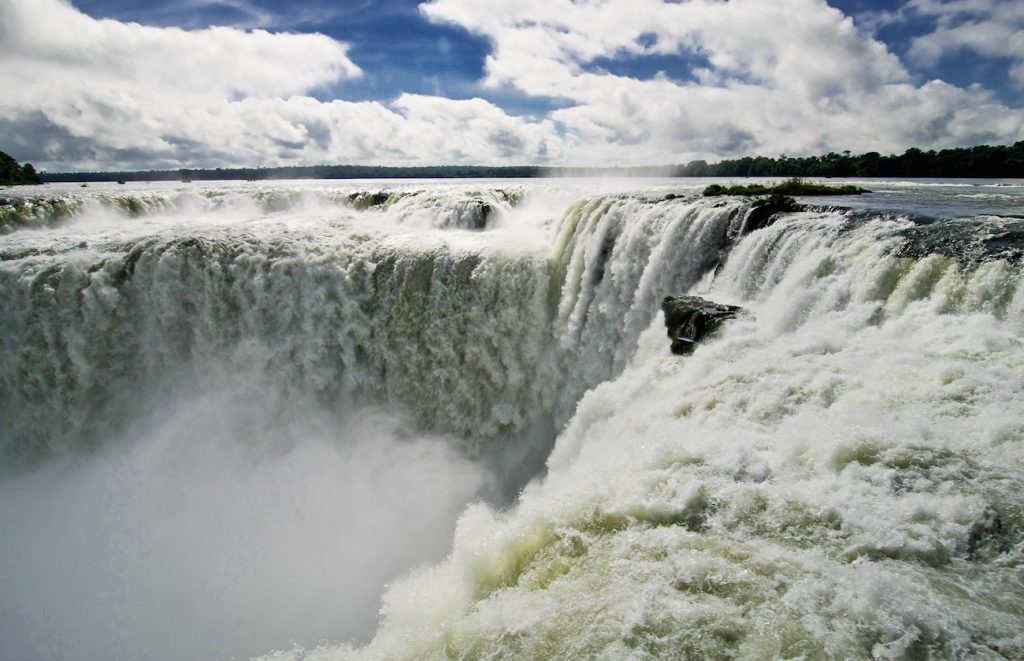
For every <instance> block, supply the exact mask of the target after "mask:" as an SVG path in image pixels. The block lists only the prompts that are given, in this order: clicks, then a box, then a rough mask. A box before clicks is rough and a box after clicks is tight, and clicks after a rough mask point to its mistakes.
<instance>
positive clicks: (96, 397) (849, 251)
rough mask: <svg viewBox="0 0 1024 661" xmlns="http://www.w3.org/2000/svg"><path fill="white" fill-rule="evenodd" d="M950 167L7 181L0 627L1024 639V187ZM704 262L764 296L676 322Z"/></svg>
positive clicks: (194, 642)
mask: <svg viewBox="0 0 1024 661" xmlns="http://www.w3.org/2000/svg"><path fill="white" fill-rule="evenodd" d="M962 183H963V182H926V183H915V182H882V183H879V182H865V183H864V185H866V186H867V187H869V188H876V189H878V191H877V192H876V193H875V194H873V195H869V196H865V198H863V199H860V200H858V201H857V202H856V203H855V204H854V206H856V207H857V208H856V209H845V208H840V207H838V206H836V205H838V204H843V203H845V202H846V201H845V200H822V201H820V202H813V203H814V204H816V206H814V207H812V208H811V209H809V210H808V211H804V212H800V213H793V214H788V215H785V216H782V217H780V218H779V219H778V220H777V221H776V222H775V223H774V224H773V225H771V226H770V227H767V228H765V229H761V230H757V231H755V232H752V233H750V234H747V235H740V232H739V228H741V227H742V226H743V217H744V214H745V213H746V211H747V208H748V207H747V203H746V202H744V201H742V200H740V199H732V198H727V199H724V200H723V199H718V200H712V199H704V198H701V197H700V196H699V190H700V185H701V183H700V182H692V183H691V182H685V181H684V182H682V183H680V182H678V181H671V180H660V181H652V182H646V183H643V184H639V183H637V182H590V183H585V182H563V183H557V182H527V183H516V182H507V181H506V182H483V183H480V182H472V183H467V182H457V183H450V182H449V183H439V182H412V183H400V184H386V185H381V184H380V183H378V182H374V183H367V182H355V183H338V184H328V185H324V184H323V183H312V182H309V183H305V182H300V183H295V184H290V183H288V184H281V185H276V186H266V185H262V184H244V185H243V184H240V183H236V184H225V185H222V186H216V187H208V188H203V187H201V186H198V185H173V186H172V185H144V186H130V187H124V186H121V187H115V186H108V187H98V186H94V187H90V188H89V189H87V190H79V189H76V188H71V187H63V188H61V187H49V188H48V189H47V190H46V194H45V195H40V194H38V193H33V195H34V197H18V198H15V197H13V193H12V192H11V190H10V189H9V190H8V192H6V193H5V195H7V196H8V197H11V199H10V200H7V201H6V202H5V203H2V204H0V231H3V232H5V234H4V235H2V236H0V420H2V422H3V424H2V428H0V456H2V458H3V459H2V465H0V530H3V531H4V535H3V541H2V542H0V585H2V586H3V589H2V590H0V639H2V640H4V641H5V642H4V645H3V646H2V649H0V658H3V659H8V658H9V659H44V658H45V659H52V658H68V659H109V658H138V657H141V656H148V657H149V658H154V659H163V658H166V659H176V658H224V657H239V656H249V655H259V654H267V656H266V657H265V658H273V659H333V658H346V659H347V658H424V657H427V658H431V657H455V658H510V657H522V658H581V657H582V658H592V657H602V658H654V657H668V658H748V659H760V658H919V657H920V658H926V657H929V656H932V657H943V658H949V657H952V658H993V659H996V658H1019V657H1021V656H1024V635H1022V634H1021V633H1020V632H1021V631H1024V534H1022V526H1024V507H1022V505H1024V487H1022V475H1024V472H1022V471H1024V448H1022V442H1024V351H1022V335H1024V287H1022V278H1024V274H1022V271H1021V265H1020V257H1021V254H1022V253H1021V246H1022V241H1021V240H1020V239H1021V236H1024V234H1022V233H1021V230H1022V222H1021V221H1020V220H1019V219H1018V218H1015V217H1014V216H1015V215H1019V214H1020V210H1021V205H1020V202H1021V200H1022V199H1024V198H1022V194H1021V191H1022V190H1024V189H1022V188H1021V186H1019V185H1017V184H1019V182H1002V183H1003V184H1004V185H1002V186H995V185H992V182H980V183H978V182H975V185H971V186H964V185H961V184H962ZM20 192H21V191H19V193H20ZM670 193H671V194H670ZM972 195H973V196H974V197H972ZM993 196H995V197H993ZM807 202H812V201H811V200H807ZM943 209H944V210H945V211H946V212H945V214H940V215H939V216H936V210H943ZM1015 211H1016V214H1015V213H1014V212H1015ZM685 293H691V294H698V295H701V296H704V297H705V298H708V299H711V300H714V301H717V302H721V303H729V304H735V305H740V306H742V307H743V308H744V314H743V315H741V316H740V318H738V319H736V320H734V321H733V322H731V323H730V324H728V325H727V326H726V327H725V328H724V330H723V332H722V333H721V334H720V336H719V337H717V338H716V339H715V340H713V341H709V342H707V343H705V344H702V345H700V346H699V347H698V348H697V350H696V351H695V352H694V353H693V355H692V356H688V357H678V356H673V355H672V354H671V353H670V352H669V349H668V339H667V337H666V335H665V329H664V325H663V319H662V317H661V313H660V311H659V305H660V301H661V299H662V298H663V297H664V296H666V295H670V294H685ZM378 611H379V612H378ZM272 649H278V650H283V651H279V652H269V650H272Z"/></svg>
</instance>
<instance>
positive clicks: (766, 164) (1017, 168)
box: [672, 141, 1024, 178]
mask: <svg viewBox="0 0 1024 661" xmlns="http://www.w3.org/2000/svg"><path fill="white" fill-rule="evenodd" d="M672 174H673V175H674V176H676V177H942V178H956V177H966V178H986V177H1007V178H1015V177H1024V141H1021V142H1017V143H1014V144H1013V145H1011V146H1001V145H997V146H989V145H979V146H977V147H964V148H960V149H943V150H941V151H937V152H936V151H921V150H920V149H908V150H907V151H905V152H903V153H902V154H900V155H891V156H882V155H881V154H879V153H878V152H868V153H866V154H860V155H851V154H850V152H848V151H844V152H843V153H842V154H837V153H835V152H831V153H828V154H826V155H824V156H806V157H796V158H794V157H789V156H785V155H783V156H780V157H779V158H770V157H765V156H757V157H753V158H752V157H749V156H747V157H745V158H740V159H735V160H728V161H721V162H719V163H707V162H705V161H691V162H690V163H687V164H686V165H678V166H676V167H675V168H674V169H673V171H672Z"/></svg>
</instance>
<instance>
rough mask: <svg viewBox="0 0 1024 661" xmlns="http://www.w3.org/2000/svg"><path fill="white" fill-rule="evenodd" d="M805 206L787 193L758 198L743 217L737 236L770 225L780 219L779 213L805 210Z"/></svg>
mask: <svg viewBox="0 0 1024 661" xmlns="http://www.w3.org/2000/svg"><path fill="white" fill-rule="evenodd" d="M804 208H805V207H804V205H802V204H798V203H797V201H796V200H794V199H793V198H791V197H788V196H786V195H769V196H768V197H762V198H758V199H756V200H754V201H753V202H752V203H751V204H750V210H749V211H748V212H747V214H746V216H744V217H743V223H742V225H741V226H740V228H739V232H738V233H737V235H738V236H737V238H738V237H741V236H746V235H747V234H749V233H751V232H753V231H755V230H759V229H764V228H765V227H769V226H770V225H771V224H772V223H774V222H775V221H776V220H777V219H778V217H779V214H783V213H792V212H794V211H803V210H804Z"/></svg>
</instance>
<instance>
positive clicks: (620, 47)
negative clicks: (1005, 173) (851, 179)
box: [421, 0, 1024, 162]
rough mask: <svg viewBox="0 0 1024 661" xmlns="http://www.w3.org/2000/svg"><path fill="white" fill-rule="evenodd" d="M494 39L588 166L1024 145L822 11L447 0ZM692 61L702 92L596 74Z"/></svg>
mask: <svg viewBox="0 0 1024 661" xmlns="http://www.w3.org/2000/svg"><path fill="white" fill-rule="evenodd" d="M421 9H422V11H423V12H424V13H425V14H426V15H427V16H428V17H429V18H431V19H432V20H435V21H444V22H449V23H454V24H457V25H461V26H463V27H465V28H467V29H469V30H471V31H474V32H477V33H479V34H482V35H485V36H487V37H488V38H489V39H490V40H491V41H492V43H493V44H494V53H493V54H492V55H491V56H490V57H488V59H487V78H486V80H485V83H486V84H488V85H492V86H513V87H515V88H517V89H519V90H521V91H522V92H524V93H526V94H529V95H535V96H549V97H559V98H562V99H568V100H569V101H571V102H572V105H571V106H570V107H568V108H565V109H562V110H558V111H555V112H554V113H552V115H551V116H552V118H553V119H556V120H557V121H559V122H562V123H563V124H564V125H565V126H566V127H567V129H568V131H569V134H570V136H571V138H573V139H574V144H575V146H576V149H575V150H574V151H571V152H570V154H571V155H572V156H575V157H576V158H577V159H579V160H584V159H589V158H593V157H595V156H596V157H598V158H600V159H602V160H607V161H610V162H616V161H633V162H665V161H673V160H676V161H677V160H684V159H686V158H689V157H691V156H701V155H708V156H711V157H714V156H728V155H741V154H751V153H755V152H761V153H769V154H771V153H779V152H783V151H784V152H788V153H808V152H818V151H821V150H827V149H846V148H850V149H854V150H868V149H878V150H883V151H889V150H894V149H901V148H905V147H909V146H924V147H928V146H954V145H960V144H971V143H977V142H979V141H982V142H984V141H988V142H1002V141H1005V140H1015V139H1021V138H1022V137H1024V130H1022V129H1021V113H1020V112H1019V111H1016V110H1012V109H1010V108H1006V107H1004V106H1002V105H1000V104H999V103H998V102H996V101H995V100H994V98H993V97H992V95H991V94H990V93H989V92H987V91H985V90H983V89H980V88H972V89H968V90H964V89H958V88H956V87H953V86H951V85H947V84H944V83H941V82H935V81H933V82H931V83H928V84H926V85H923V86H914V85H913V84H912V83H911V77H910V75H909V74H908V72H907V70H906V69H905V68H904V66H903V64H902V63H901V62H900V61H899V59H898V58H897V57H896V56H894V55H893V54H892V53H890V52H889V51H888V50H887V49H886V47H885V45H884V44H882V43H881V42H879V41H877V40H875V39H873V38H872V37H871V36H870V35H868V34H865V33H862V32H861V31H859V30H858V29H857V28H856V26H855V25H854V23H853V21H852V20H851V19H850V18H848V17H845V16H844V15H843V14H842V13H841V12H839V11H838V10H836V9H833V8H831V7H829V6H828V5H826V4H825V2H824V1H822V0H775V1H773V2H764V1H763V0H731V1H730V2H723V1H721V0H690V1H689V2H681V3H669V4H666V3H662V2H659V1H657V0H604V1H593V2H572V1H571V0H486V1H484V0H434V1H433V2H431V3H429V4H426V5H424V6H422V7H421ZM666 53H688V54H690V55H697V56H699V57H701V58H703V59H705V60H706V61H707V62H708V66H704V67H702V68H698V69H695V70H694V71H692V74H693V77H694V79H695V80H693V81H673V80H668V79H666V78H660V79H658V78H656V79H653V80H636V79H632V78H628V77H625V76H616V75H612V74H609V73H605V72H600V71H593V70H592V69H593V68H592V67H589V65H590V64H591V63H592V62H593V61H594V60H595V59H596V58H615V57H621V56H623V55H641V56H642V55H645V54H666Z"/></svg>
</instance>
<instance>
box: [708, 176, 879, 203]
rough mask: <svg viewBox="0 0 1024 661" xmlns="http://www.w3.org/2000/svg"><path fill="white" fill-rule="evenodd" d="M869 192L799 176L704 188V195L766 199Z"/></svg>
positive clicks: (712, 185)
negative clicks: (744, 184) (830, 184)
mask: <svg viewBox="0 0 1024 661" xmlns="http://www.w3.org/2000/svg"><path fill="white" fill-rule="evenodd" d="M870 192H871V191H869V190H866V189H864V188H860V187H859V186H851V185H849V184H847V185H845V186H828V185H826V184H819V183H815V182H813V181H804V180H803V179H800V178H799V177H794V178H793V179H788V180H786V181H784V182H782V183H781V184H775V185H774V186H772V185H765V184H749V185H746V186H722V185H720V184H711V185H710V186H708V187H707V188H705V189H704V195H705V196H706V197H711V196H717V195H748V196H749V195H758V196H761V195H768V196H770V197H769V198H768V199H771V198H772V197H778V198H784V197H789V196H793V195H860V194H861V193H870Z"/></svg>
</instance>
